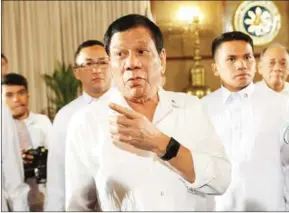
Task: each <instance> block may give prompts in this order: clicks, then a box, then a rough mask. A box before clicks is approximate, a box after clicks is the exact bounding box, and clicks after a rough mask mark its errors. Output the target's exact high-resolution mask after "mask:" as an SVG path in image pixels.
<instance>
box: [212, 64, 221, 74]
mask: <svg viewBox="0 0 289 213" xmlns="http://www.w3.org/2000/svg"><path fill="white" fill-rule="evenodd" d="M211 69H212V71H213V74H214V76H220V73H219V71H218V68H217V64H216V63H215V62H214V63H212V64H211Z"/></svg>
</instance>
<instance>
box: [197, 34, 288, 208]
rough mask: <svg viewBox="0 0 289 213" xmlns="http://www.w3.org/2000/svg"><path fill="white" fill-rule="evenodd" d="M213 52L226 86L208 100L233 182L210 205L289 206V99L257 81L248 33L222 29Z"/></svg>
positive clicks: (217, 70) (216, 65)
mask: <svg viewBox="0 0 289 213" xmlns="http://www.w3.org/2000/svg"><path fill="white" fill-rule="evenodd" d="M212 54H213V57H214V60H215V61H214V63H213V64H212V69H213V72H214V74H215V76H219V77H220V78H221V80H222V87H221V88H220V89H218V90H216V91H215V92H213V93H211V94H209V95H208V96H206V97H204V98H203V99H202V101H203V103H204V105H205V106H206V108H207V111H208V113H209V116H210V118H211V120H212V122H213V124H214V126H215V129H216V131H217V133H218V135H219V136H220V137H221V139H222V142H223V144H224V146H225V149H226V152H227V154H228V157H229V159H230V161H231V164H232V181H231V184H230V186H229V188H228V190H227V191H226V192H225V193H224V195H222V196H215V205H214V204H213V203H210V202H208V205H213V210H217V211H284V210H285V200H286V199H287V201H288V193H287V192H284V191H285V183H284V182H285V178H286V175H288V173H287V174H285V173H284V171H285V170H284V168H286V167H287V166H288V165H286V164H288V158H289V155H288V154H286V153H288V149H289V146H288V144H287V143H285V141H284V139H283V138H284V137H283V135H284V130H285V127H286V122H288V119H289V114H288V112H289V111H288V110H289V103H288V99H287V98H286V97H284V96H281V95H279V94H277V93H275V92H273V91H270V90H267V89H264V88H260V87H256V86H255V85H254V84H253V78H254V74H255V72H256V71H255V70H256V62H255V58H254V54H253V42H252V39H251V38H250V37H249V36H248V35H246V34H244V33H242V32H237V31H234V32H228V33H224V34H222V35H221V36H219V37H218V38H216V39H215V40H214V41H213V43H212ZM281 162H284V163H283V164H282V163H281ZM286 162H287V163H286ZM210 198H212V197H210Z"/></svg>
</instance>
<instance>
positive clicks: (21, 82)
mask: <svg viewBox="0 0 289 213" xmlns="http://www.w3.org/2000/svg"><path fill="white" fill-rule="evenodd" d="M1 85H10V86H14V85H17V86H24V87H25V89H26V90H27V91H28V83H27V80H26V78H25V77H24V76H23V75H20V74H18V73H8V74H6V75H4V76H3V77H2V80H1Z"/></svg>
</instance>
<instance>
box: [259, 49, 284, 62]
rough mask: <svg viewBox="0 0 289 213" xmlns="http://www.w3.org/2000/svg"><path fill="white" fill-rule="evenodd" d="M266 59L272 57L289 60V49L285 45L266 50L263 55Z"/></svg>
mask: <svg viewBox="0 0 289 213" xmlns="http://www.w3.org/2000/svg"><path fill="white" fill-rule="evenodd" d="M263 58H264V59H267V60H271V59H277V60H282V59H284V60H287V61H289V53H288V51H287V50H286V49H285V48H283V47H271V48H268V49H267V50H266V52H265V53H264V56H263Z"/></svg>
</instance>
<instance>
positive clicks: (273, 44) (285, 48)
mask: <svg viewBox="0 0 289 213" xmlns="http://www.w3.org/2000/svg"><path fill="white" fill-rule="evenodd" d="M272 47H280V48H283V49H284V50H286V52H287V54H288V56H289V49H288V48H287V47H285V46H284V45H282V44H280V43H278V42H274V43H272V44H270V45H269V46H267V47H266V48H264V49H263V50H262V52H261V54H260V60H262V58H263V57H264V55H265V53H266V52H267V50H268V49H270V48H272Z"/></svg>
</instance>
